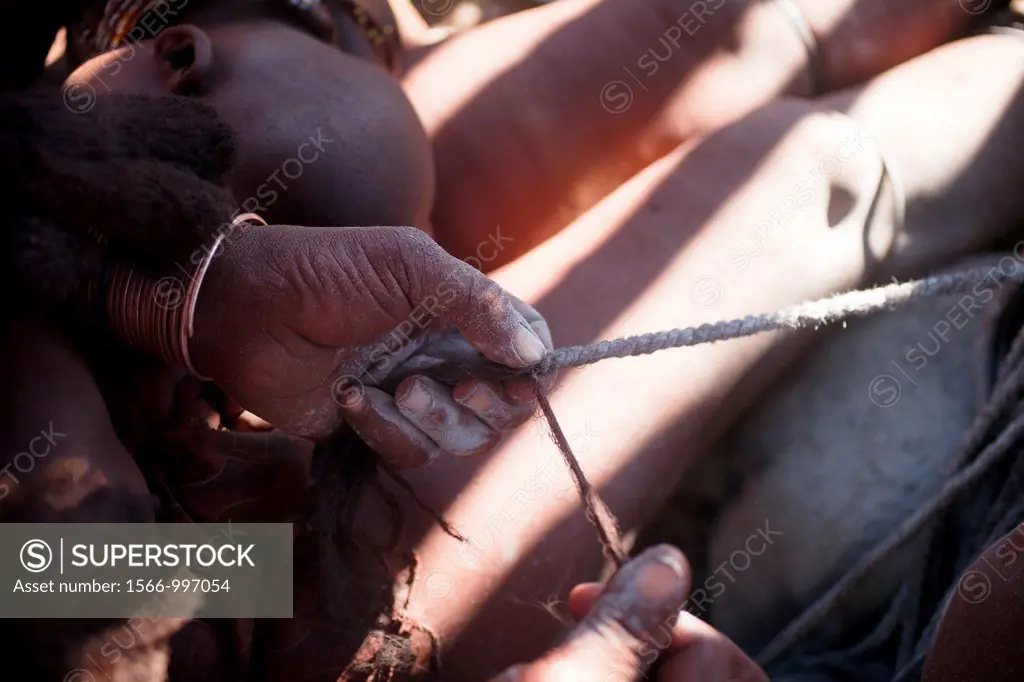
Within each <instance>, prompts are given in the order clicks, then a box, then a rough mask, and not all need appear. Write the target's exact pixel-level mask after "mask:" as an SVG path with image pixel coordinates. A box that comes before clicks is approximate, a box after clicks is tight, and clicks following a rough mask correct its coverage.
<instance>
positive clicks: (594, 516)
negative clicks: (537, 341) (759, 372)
mask: <svg viewBox="0 0 1024 682" xmlns="http://www.w3.org/2000/svg"><path fill="white" fill-rule="evenodd" d="M1022 272H1024V265H1022V264H1021V263H1020V262H1018V261H1014V262H1013V267H1012V269H1011V271H1010V272H1008V273H1007V272H1005V271H1003V270H1002V269H1001V268H999V269H996V268H992V267H982V268H974V269H971V270H964V271H961V272H956V273H950V274H944V275H935V276H932V277H927V278H924V279H921V280H917V281H913V282H906V283H903V284H899V283H893V284H889V285H887V286H882V287H877V288H874V289H867V290H861V291H851V292H848V293H845V294H840V295H837V296H833V297H831V298H826V299H820V300H818V301H811V302H808V303H802V304H799V305H796V306H792V307H790V308H785V309H783V310H781V311H778V312H775V313H767V314H762V315H750V316H747V317H744V318H742V319H738V320H729V321H724V322H717V323H714V324H704V325H700V326H698V327H689V328H685V329H672V330H667V331H661V332H653V333H650V334H643V335H640V336H631V337H627V338H622V339H615V340H611V341H600V342H598V343H594V344H590V345H586V346H568V347H564V348H559V349H557V350H554V351H552V352H550V353H548V355H547V356H546V357H545V358H544V360H542V361H541V362H540V363H538V364H537V365H535V366H533V367H531V368H529V369H528V370H527V372H528V373H530V374H531V375H532V380H533V389H534V393H535V395H536V397H537V400H538V403H539V405H540V408H541V411H542V413H543V414H544V417H545V419H546V421H547V424H548V429H549V431H550V435H551V439H552V441H554V443H555V445H556V446H557V447H558V450H559V452H560V453H561V455H562V458H563V459H564V460H565V463H566V466H567V467H568V469H569V472H570V474H571V476H572V479H573V482H574V483H575V485H576V491H577V493H578V494H579V497H580V502H581V504H582V505H583V509H584V512H585V514H586V517H587V520H588V521H590V523H591V524H592V525H593V526H594V528H595V529H596V530H597V534H598V540H599V541H600V543H601V546H602V547H603V548H604V551H605V553H606V554H607V555H608V556H609V557H611V558H612V559H613V560H614V561H615V564H616V566H618V567H621V566H622V564H623V563H625V561H626V559H627V554H626V552H625V549H624V548H623V544H622V539H621V536H620V534H619V532H618V528H617V525H616V521H615V517H614V516H613V515H612V513H611V511H610V510H609V509H608V507H607V505H605V504H604V502H603V501H602V500H601V497H600V495H598V493H597V491H596V490H595V489H594V487H593V486H592V485H591V484H590V482H589V481H588V480H587V477H586V475H585V474H584V472H583V469H582V467H580V464H579V460H577V458H576V456H575V455H574V454H573V452H572V448H571V447H570V446H569V442H568V440H567V439H566V438H565V434H564V432H563V431H562V427H561V425H560V424H559V423H558V418H557V417H556V416H555V413H554V411H553V410H552V408H551V403H550V402H549V401H548V398H547V391H546V390H545V388H544V386H543V385H542V383H541V382H540V381H539V377H540V376H541V375H543V374H547V373H550V372H553V371H555V370H557V369H562V368H568V367H582V366H585V365H592V364H595V363H597V362H601V361H602V360H608V359H611V358H624V357H635V356H640V355H650V354H652V353H657V352H659V351H663V350H667V349H670V348H683V347H686V346H697V345H701V344H705V343H714V342H716V341H726V340H729V339H738V338H743V337H746V336H754V335H755V334H761V333H764V332H769V331H778V330H783V329H803V328H809V327H813V328H819V327H823V326H827V325H830V324H834V323H835V322H840V321H843V320H847V319H850V318H856V317H864V316H866V315H870V314H871V313H874V312H878V311H881V310H887V309H888V310H892V309H895V308H897V307H900V306H902V305H906V304H908V303H910V302H912V301H915V300H917V299H922V298H927V297H935V296H948V295H951V294H957V293H964V292H966V291H968V290H971V288H972V287H974V286H975V285H977V284H980V283H982V282H985V281H991V282H992V283H993V284H1002V283H1003V282H1005V281H1007V280H1010V279H1013V278H1015V277H1018V276H1019V275H1020V274H1021V273H1022ZM506 371H507V370H506ZM1009 383H1015V382H1009ZM1008 388H1009V387H1003V389H1004V390H1003V391H1001V392H1000V393H1010V390H1007V389H1008ZM996 398H997V399H996V400H994V401H993V402H994V403H996V406H995V408H994V409H991V408H992V406H990V409H989V410H986V412H987V413H986V414H983V415H982V416H981V417H980V418H979V419H978V421H977V423H976V424H975V425H974V427H973V428H972V429H971V432H970V433H969V434H968V437H967V438H966V439H965V443H964V446H963V447H964V450H971V449H974V448H977V447H978V446H979V445H980V442H979V441H981V440H982V438H983V434H984V432H985V431H987V429H988V428H989V427H990V426H991V423H992V420H994V417H995V415H993V414H992V413H993V412H997V411H998V410H999V407H1000V406H1001V404H1002V403H1003V402H1004V400H1005V399H1006V396H1005V395H1004V396H996ZM1000 398H1002V399H1000ZM1021 434H1024V421H1017V422H1015V423H1013V424H1011V425H1010V427H1009V428H1008V429H1007V430H1006V431H1004V432H1003V433H1002V434H1001V435H1000V436H999V438H998V439H997V440H996V441H995V442H994V443H993V444H991V445H990V446H988V447H987V448H985V449H984V450H983V451H982V453H981V454H980V455H979V456H978V458H977V460H976V461H975V462H973V463H972V464H971V465H970V466H968V467H967V468H965V469H964V470H963V471H961V472H959V473H958V474H957V475H955V476H953V477H952V478H951V479H950V480H949V481H948V482H947V484H946V485H945V486H944V487H943V489H942V490H941V491H940V492H939V494H938V495H936V496H935V497H934V498H932V500H930V501H929V502H928V503H927V504H925V505H924V506H922V507H921V508H920V509H918V511H917V512H916V513H914V514H912V515H911V516H910V517H909V518H908V519H906V520H905V521H904V522H903V523H902V524H901V525H900V526H899V528H897V530H896V531H895V532H894V533H893V534H892V535H890V536H889V537H888V538H886V539H885V540H884V541H883V542H882V543H881V544H879V545H878V546H876V547H875V548H874V550H872V551H871V552H870V553H869V554H868V555H867V556H866V557H864V558H863V559H862V560H861V561H860V562H859V563H858V564H856V565H855V566H854V568H853V569H852V570H850V571H849V572H848V573H847V574H846V575H845V576H843V578H842V579H840V580H839V582H837V583H836V584H835V585H834V586H833V587H832V589H830V590H829V591H828V592H827V593H826V594H825V595H824V596H823V597H822V598H821V599H819V600H818V601H817V602H815V603H814V604H813V605H812V606H811V607H810V608H809V609H807V610H806V611H805V612H804V613H803V614H801V616H800V617H798V618H797V619H796V620H795V621H794V622H793V623H791V624H790V625H789V626H788V627H786V628H785V629H784V630H783V631H782V632H781V633H780V634H779V635H778V636H777V637H776V638H775V639H774V640H773V641H772V642H771V643H769V645H768V646H767V647H766V648H765V650H764V651H762V652H761V654H760V656H758V663H759V664H761V665H762V666H766V665H768V663H770V662H771V661H772V660H774V659H775V658H777V657H778V655H779V654H781V653H783V652H784V651H785V650H786V649H788V648H789V647H790V646H792V645H793V644H794V643H796V642H797V641H798V640H799V639H800V638H802V637H803V636H805V635H806V634H807V633H808V632H809V631H811V630H812V629H813V628H814V627H815V626H816V625H817V624H818V623H820V622H821V621H822V620H824V618H825V617H827V615H828V614H829V613H830V612H831V611H832V610H833V609H834V608H835V607H836V605H837V604H838V603H839V602H840V601H841V600H842V599H843V598H844V597H846V596H847V595H848V594H849V592H850V590H851V589H852V588H853V587H854V585H855V584H856V583H857V582H859V581H860V580H861V579H862V578H863V577H864V576H865V575H867V574H868V573H869V572H870V570H871V569H872V568H873V567H874V566H875V565H877V564H878V563H879V562H881V561H882V560H884V559H885V557H886V556H888V555H889V553H890V552H892V551H893V550H894V549H896V548H898V547H899V546H901V545H902V544H903V543H904V542H906V541H907V540H908V539H909V538H911V537H912V536H913V535H915V534H917V533H918V532H920V530H921V529H922V528H923V527H925V526H926V525H927V523H928V521H929V520H930V519H932V518H933V517H934V516H935V515H936V514H938V513H939V512H941V511H942V510H943V509H944V508H945V507H946V506H948V505H949V504H950V502H951V501H952V500H953V499H954V498H955V497H956V496H957V495H958V494H959V493H960V492H961V491H962V490H963V489H964V488H965V487H966V486H968V485H970V484H971V483H973V482H974V481H976V480H978V479H979V478H980V477H981V476H983V475H984V473H985V472H986V471H988V469H989V468H990V466H991V465H992V464H993V463H995V462H996V461H998V460H999V459H1000V458H1001V457H1002V456H1003V454H1005V451H1006V449H1007V448H1009V447H1010V446H1011V445H1012V443H1013V441H1014V440H1015V439H1016V438H1017V437H1018V436H1019V435H1021Z"/></svg>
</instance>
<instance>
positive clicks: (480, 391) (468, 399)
mask: <svg viewBox="0 0 1024 682" xmlns="http://www.w3.org/2000/svg"><path fill="white" fill-rule="evenodd" d="M455 402H457V403H459V404H460V405H465V406H466V407H468V408H469V409H471V410H473V411H474V412H488V411H490V409H491V408H492V407H493V406H494V400H493V395H492V393H491V392H490V391H488V390H487V389H486V388H485V387H484V384H483V383H477V384H475V385H474V386H473V388H471V389H470V390H469V392H468V393H466V394H465V395H464V396H461V397H457V398H455Z"/></svg>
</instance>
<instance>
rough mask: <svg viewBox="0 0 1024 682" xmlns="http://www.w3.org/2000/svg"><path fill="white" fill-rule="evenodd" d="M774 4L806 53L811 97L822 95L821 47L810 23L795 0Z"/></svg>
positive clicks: (782, 0) (823, 76)
mask: <svg viewBox="0 0 1024 682" xmlns="http://www.w3.org/2000/svg"><path fill="white" fill-rule="evenodd" d="M774 2H775V4H776V5H777V6H778V7H779V9H781V10H782V12H783V13H784V14H785V15H786V18H787V19H789V23H790V24H792V26H793V29H794V30H795V31H796V33H797V35H799V36H800V41H801V42H802V43H803V44H804V50H805V51H806V52H807V72H808V75H809V76H810V79H811V96H812V97H817V96H819V95H821V94H823V93H824V90H825V74H824V67H823V65H822V63H821V46H820V45H819V44H818V39H817V38H816V37H815V36H814V30H813V29H811V24H810V22H808V21H807V17H806V16H804V13H803V10H801V9H800V6H799V5H797V4H796V0H774Z"/></svg>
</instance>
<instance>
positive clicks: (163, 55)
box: [153, 24, 213, 94]
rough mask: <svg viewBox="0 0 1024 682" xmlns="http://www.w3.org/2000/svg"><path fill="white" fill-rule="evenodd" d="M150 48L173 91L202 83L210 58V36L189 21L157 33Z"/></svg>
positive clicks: (189, 90)
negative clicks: (152, 49)
mask: <svg viewBox="0 0 1024 682" xmlns="http://www.w3.org/2000/svg"><path fill="white" fill-rule="evenodd" d="M153 48H154V52H155V56H156V59H157V65H158V68H159V70H160V74H161V76H162V77H163V78H164V81H165V83H166V84H167V88H168V89H169V90H170V91H171V92H173V93H175V94H187V93H188V92H191V91H195V90H198V89H200V88H202V87H203V85H204V83H205V81H206V80H207V77H208V76H209V73H210V66H211V64H212V62H213V49H212V47H211V44H210V37H209V36H208V35H207V34H206V32H205V31H203V30H202V29H201V28H198V27H196V26H192V25H191V24H182V25H180V26H170V27H168V28H166V29H164V30H163V31H161V32H160V34H159V35H158V36H157V37H156V39H155V40H154V42H153Z"/></svg>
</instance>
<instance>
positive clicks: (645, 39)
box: [210, 3, 768, 245]
mask: <svg viewBox="0 0 1024 682" xmlns="http://www.w3.org/2000/svg"><path fill="white" fill-rule="evenodd" d="M609 4H610V3H609ZM565 6H568V5H565ZM609 26H610V23H609ZM655 26H656V24H655V23H651V24H650V27H651V28H653V27H655ZM212 31H213V30H211V31H210V32H211V33H212ZM641 33H642V32H641ZM709 33H710V30H709ZM649 38H650V36H649V35H646V36H643V37H642V39H640V34H638V36H636V37H634V40H635V41H636V42H630V43H627V44H626V46H625V48H624V49H623V52H624V53H630V52H631V50H633V49H634V48H636V47H639V46H640V43H643V44H645V45H646V44H647V42H648V39H649ZM583 90H588V88H587V87H583ZM761 96H768V95H761ZM740 104H741V106H739V111H742V109H743V108H744V106H748V105H749V102H740ZM597 120H599V119H596V118H595V121H597ZM684 122H686V121H685V119H684ZM677 123H678V121H677ZM626 132H629V129H626ZM687 134H692V129H691V130H690V132H689V133H687ZM508 139H512V136H510V137H509V138H508ZM500 156H501V155H496V157H500ZM450 158H454V157H450ZM554 158H555V159H556V160H560V159H563V158H564V159H570V160H572V159H575V158H574V157H572V156H571V155H568V156H565V157H560V156H559V155H554ZM577 161H578V159H577ZM556 163H557V161H556ZM573 163H574V161H573ZM637 163H639V164H640V165H641V166H642V164H643V163H645V162H644V160H643V159H640V160H639V161H638V162H637ZM483 176H484V177H485V176H486V174H484V175H483ZM492 176H494V175H492ZM508 176H510V177H515V176H520V177H521V175H520V174H518V173H514V172H511V173H508ZM481 196H482V197H487V195H486V194H484V195H481ZM597 196H599V195H597ZM484 201H486V200H484ZM542 204H543V203H542ZM460 233H461V232H460ZM467 233H471V232H467ZM467 244H469V245H472V244H473V242H472V240H471V239H470V240H469V241H468V242H467Z"/></svg>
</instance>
